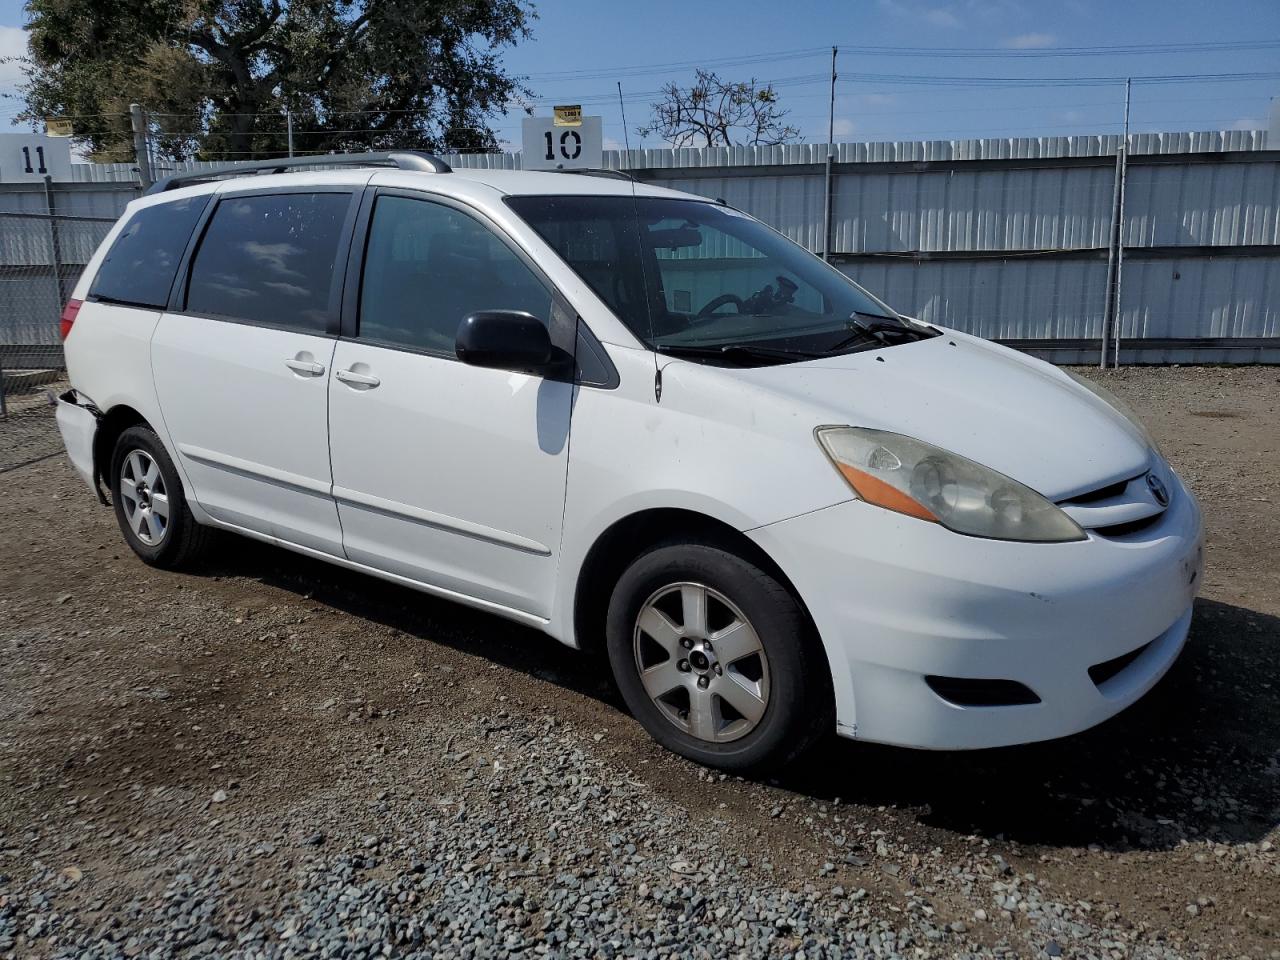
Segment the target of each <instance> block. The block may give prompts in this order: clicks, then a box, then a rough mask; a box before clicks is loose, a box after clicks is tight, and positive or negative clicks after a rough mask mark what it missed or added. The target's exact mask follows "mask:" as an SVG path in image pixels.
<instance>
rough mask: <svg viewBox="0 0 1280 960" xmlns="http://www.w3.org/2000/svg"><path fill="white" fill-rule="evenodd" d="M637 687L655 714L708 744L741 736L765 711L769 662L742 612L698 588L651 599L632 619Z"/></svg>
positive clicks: (666, 590)
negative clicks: (638, 677)
mask: <svg viewBox="0 0 1280 960" xmlns="http://www.w3.org/2000/svg"><path fill="white" fill-rule="evenodd" d="M633 649H634V652H635V661H636V669H637V670H638V671H639V675H640V682H641V684H642V685H643V687H644V690H645V692H646V693H647V694H648V695H649V699H650V700H652V701H653V703H654V705H655V706H657V707H658V709H659V710H660V711H661V713H662V715H663V716H665V717H666V718H667V719H668V720H669V721H670V722H671V723H672V724H674V725H675V726H676V727H677V728H679V729H680V730H682V731H684V732H685V733H687V734H689V735H691V736H694V737H697V738H698V739H699V740H705V741H708V742H711V743H727V742H729V741H732V740H737V739H740V738H741V737H745V736H746V735H747V734H748V733H750V732H751V731H752V730H754V729H755V728H756V727H757V726H758V725H759V723H760V721H761V720H762V719H763V718H764V714H765V710H766V708H767V707H768V705H769V660H768V657H767V656H766V655H765V650H764V645H763V644H762V643H761V642H760V637H759V635H758V634H757V633H756V631H755V628H753V627H752V625H751V623H750V621H748V620H747V618H746V616H745V615H744V614H743V613H742V611H741V610H740V609H739V608H738V607H737V606H736V605H735V604H734V603H733V602H732V601H731V600H730V599H729V598H728V597H726V596H725V595H724V594H722V593H720V592H719V591H718V590H715V589H713V588H712V587H709V586H707V585H706V584H701V583H690V582H685V583H673V584H670V585H668V586H665V587H663V588H661V589H660V590H658V591H656V592H655V593H653V594H652V595H651V596H650V597H649V599H648V600H646V601H645V602H644V604H643V605H642V606H641V607H640V612H639V614H638V615H637V617H636V623H635V632H634V642H633Z"/></svg>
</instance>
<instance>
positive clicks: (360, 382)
mask: <svg viewBox="0 0 1280 960" xmlns="http://www.w3.org/2000/svg"><path fill="white" fill-rule="evenodd" d="M334 376H335V377H337V378H338V379H339V380H341V381H342V382H343V383H349V384H351V385H352V386H356V387H367V388H368V389H370V390H372V389H373V388H374V387H376V386H377V385H378V384H380V383H381V382H382V381H381V380H379V379H378V378H377V377H371V376H369V374H367V373H357V372H356V371H355V370H339V371H338V372H337V373H335V374H334Z"/></svg>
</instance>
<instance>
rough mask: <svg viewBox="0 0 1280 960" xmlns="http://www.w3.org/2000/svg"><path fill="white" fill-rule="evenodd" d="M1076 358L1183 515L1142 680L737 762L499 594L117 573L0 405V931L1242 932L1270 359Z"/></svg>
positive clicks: (1041, 949)
mask: <svg viewBox="0 0 1280 960" xmlns="http://www.w3.org/2000/svg"><path fill="white" fill-rule="evenodd" d="M1086 372H1088V373H1090V374H1091V375H1097V372H1096V371H1086ZM1104 377H1105V379H1106V381H1107V382H1108V384H1109V385H1110V386H1111V387H1112V388H1113V389H1116V390H1117V391H1118V392H1120V393H1121V394H1122V395H1123V396H1125V397H1126V398H1127V399H1129V400H1130V401H1131V402H1132V403H1133V404H1134V405H1135V406H1136V407H1138V408H1139V409H1140V410H1142V411H1143V412H1144V413H1145V414H1146V415H1147V416H1148V418H1149V422H1150V424H1151V426H1152V427H1153V430H1154V432H1155V433H1156V434H1157V436H1158V437H1159V439H1160V440H1161V442H1162V444H1163V446H1164V448H1165V451H1166V453H1167V454H1168V455H1169V456H1170V457H1171V459H1172V460H1173V461H1174V463H1175V465H1176V466H1177V467H1178V468H1179V470H1180V471H1181V472H1182V474H1183V476H1184V477H1186V478H1187V479H1188V480H1189V482H1190V483H1191V485H1192V486H1193V487H1194V488H1195V489H1196V490H1197V492H1198V493H1199V495H1200V496H1201V498H1202V502H1203V504H1204V507H1205V511H1206V517H1207V523H1208V531H1209V552H1210V556H1209V568H1208V572H1207V575H1206V581H1205V588H1204V598H1203V599H1202V600H1201V601H1200V602H1199V604H1198V606H1197V611H1196V620H1195V623H1194V626H1193V630H1192V636H1191V640H1190V642H1189V645H1188V649H1187V651H1186V653H1185V655H1184V656H1183V657H1182V659H1181V660H1180V661H1179V662H1178V664H1177V665H1176V666H1175V667H1174V669H1173V670H1172V671H1171V673H1170V674H1169V676H1168V677H1167V678H1166V680H1165V681H1164V682H1162V683H1161V684H1160V686H1159V687H1158V688H1157V689H1156V690H1155V691H1154V692H1153V693H1152V694H1151V695H1150V696H1149V697H1148V698H1146V699H1145V700H1144V701H1142V702H1141V703H1139V704H1138V705H1137V706H1135V707H1134V708H1132V709H1130V710H1129V711H1127V712H1126V713H1124V714H1122V715H1121V716H1119V717H1117V718H1115V719H1114V720H1112V721H1110V722H1109V723H1107V724H1104V725H1103V726H1102V727H1100V728H1098V729H1096V730H1094V731H1091V732H1089V733H1087V734H1084V735H1082V736H1077V737H1073V738H1069V739H1067V740H1062V741H1058V742H1054V743H1049V744H1042V745H1037V746H1030V747H1021V748H1016V749H1008V750H998V751H987V752H983V753H968V754H926V753H916V752H911V751H903V750H893V749H889V748H883V747H875V746H871V745H866V744H857V743H849V742H846V741H841V740H836V739H835V738H832V740H831V741H830V742H829V743H826V744H824V745H822V746H821V747H820V749H819V750H818V751H816V753H815V754H814V756H813V757H811V758H810V759H809V760H808V761H807V762H806V763H805V764H804V765H802V766H800V767H798V768H796V769H794V770H791V771H789V772H788V773H787V774H786V776H785V777H784V778H783V779H782V780H780V781H775V782H768V783H762V782H751V781H744V780H741V779H738V778H733V777H725V776H723V775H721V774H719V773H714V772H709V771H706V770H703V769H701V768H699V767H696V766H694V765H692V764H690V763H687V762H685V761H683V760H680V759H678V758H676V757H673V756H671V755H668V754H666V753H664V752H663V751H661V750H660V749H659V748H658V747H656V746H655V745H654V744H652V743H651V742H650V741H649V740H648V738H647V737H646V736H645V734H644V733H643V731H642V730H641V729H640V728H639V727H638V725H637V724H636V723H635V722H634V721H632V720H631V719H630V718H629V717H628V716H627V715H626V714H625V713H624V712H623V711H622V710H621V709H620V706H619V701H618V698H617V696H616V694H615V693H614V692H613V691H612V690H611V688H610V687H609V685H608V683H607V682H606V680H605V673H604V670H603V669H602V667H601V665H600V664H598V663H596V662H594V661H592V660H590V659H588V658H585V657H580V656H578V655H576V654H574V653H573V652H572V651H569V650H567V649H564V648H562V647H560V646H558V645H557V644H555V643H554V642H553V641H550V640H548V639H547V638H544V637H542V636H541V635H539V634H537V633H534V632H532V631H529V630H525V629H523V628H521V627H518V626H514V625H512V624H509V623H507V622H505V621H501V620H497V619H494V618H492V617H488V616H486V615H483V614H480V613H476V612H473V611H469V610H466V609H464V608H460V607H457V606H454V605H450V604H447V603H444V602H442V601H436V600H433V599H431V598H427V597H424V596H422V595H419V594H416V593H413V592H410V591H407V590H403V589H400V588H397V587H393V586H390V585H387V584H384V583H382V582H380V581H375V580H372V579H368V578H364V577H360V576H357V575H353V574H348V573H345V572H343V571H339V570H336V569H334V568H329V567H326V566H324V565H322V564H319V563H315V562H312V561H309V560H306V559H304V558H300V557H297V556H294V555H292V554H288V553H286V552H283V551H280V550H276V549H273V548H269V547H265V546H261V545H259V544H257V543H254V542H250V541H246V540H239V539H234V538H228V539H227V540H226V541H225V542H224V543H223V544H222V546H221V548H220V550H219V552H218V554H217V555H216V556H215V557H214V558H213V560H212V561H211V562H210V564H209V565H208V566H207V568H205V569H204V570H202V571H200V572H198V573H196V574H185V575H179V574H169V573H163V572H159V571H155V570H151V569H149V568H147V567H144V566H143V565H142V564H141V563H139V562H138V561H137V560H136V559H135V558H134V557H133V555H132V554H131V553H130V552H129V551H128V549H127V548H126V547H125V546H124V544H123V542H122V541H121V539H120V536H119V533H118V531H117V529H116V527H115V522H114V518H113V516H112V514H111V513H110V511H109V510H107V509H104V508H102V507H100V506H98V505H97V503H96V501H95V500H94V499H93V497H92V496H91V495H90V494H89V493H88V491H87V490H86V489H85V488H84V486H83V484H82V483H81V482H80V481H79V480H78V479H77V478H76V477H75V476H74V475H73V473H72V471H71V469H70V467H69V465H68V464H67V462H66V459H65V457H64V456H61V455H60V453H59V451H60V449H61V447H60V444H59V442H58V441H57V438H56V431H55V428H54V423H53V420H52V417H51V416H50V413H49V411H48V409H47V408H46V407H41V406H39V404H38V403H37V402H36V401H35V400H31V401H28V402H25V403H19V404H16V409H15V413H14V415H13V416H12V417H11V418H10V420H8V421H5V422H0V496H3V502H4V504H5V506H4V510H3V513H0V583H3V584H4V586H3V588H2V589H0V650H2V651H3V657H2V658H0V956H5V957H8V956H14V957H17V956H22V957H27V956H40V957H44V956H55V957H157V958H159V957H198V956H209V957H222V956H226V957H232V956H236V957H240V956H243V957H304V956H328V957H339V956H341V957H375V956H377V957H380V956H405V955H416V956H423V957H430V956H437V957H464V958H472V957H474V958H481V957H504V956H511V957H528V956H555V957H559V956H595V957H611V956H644V957H665V956H694V957H736V956H742V957H760V956H766V955H767V956H778V957H784V956H785V957H794V958H800V957H804V958H816V957H834V956H859V957H861V956H868V957H951V956H959V957H992V956H1005V957H1014V956H1016V957H1042V956H1049V957H1056V956H1064V957H1116V958H1120V957H1125V958H1130V957H1132V958H1164V957H1205V958H1226V957H1251V958H1257V957H1262V958H1269V960H1276V958H1280V853H1278V852H1277V846H1278V845H1280V831H1278V829H1277V824H1278V823H1280V707H1278V705H1277V701H1278V699H1280V666H1278V663H1280V657H1278V656H1277V654H1280V546H1278V543H1280V511H1278V508H1277V502H1278V501H1280V489H1278V488H1280V482H1278V481H1277V478H1278V477H1280V427H1278V426H1277V424H1278V423H1280V372H1278V371H1276V370H1274V369H1266V368H1251V369H1228V368H1212V369H1195V368H1187V369H1177V368H1173V369H1133V370H1127V371H1122V372H1120V373H1117V374H1105V375H1104ZM51 453H52V454H55V455H54V456H51V457H48V456H47V455H48V454H51ZM39 457H46V459H36V458H39ZM28 461H34V462H28ZM22 464H25V465H22Z"/></svg>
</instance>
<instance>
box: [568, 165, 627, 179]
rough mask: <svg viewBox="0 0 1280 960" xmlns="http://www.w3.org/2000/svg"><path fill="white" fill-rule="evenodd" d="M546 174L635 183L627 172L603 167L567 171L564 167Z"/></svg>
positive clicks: (578, 168) (569, 169)
mask: <svg viewBox="0 0 1280 960" xmlns="http://www.w3.org/2000/svg"><path fill="white" fill-rule="evenodd" d="M548 172H549V173H577V174H580V175H581V176H584V177H605V178H607V179H609V180H631V181H635V179H636V178H635V177H633V176H632V175H631V174H629V173H627V171H625V170H609V169H606V168H605V167H577V168H568V169H566V168H564V167H556V168H555V169H553V170H550V171H548Z"/></svg>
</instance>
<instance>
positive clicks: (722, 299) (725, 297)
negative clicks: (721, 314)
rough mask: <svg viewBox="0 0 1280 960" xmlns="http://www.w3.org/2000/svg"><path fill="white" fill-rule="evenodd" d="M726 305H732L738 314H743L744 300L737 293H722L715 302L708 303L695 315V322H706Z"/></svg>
mask: <svg viewBox="0 0 1280 960" xmlns="http://www.w3.org/2000/svg"><path fill="white" fill-rule="evenodd" d="M726 303H732V304H733V305H734V307H735V308H736V309H737V311H738V313H741V312H742V306H743V302H742V298H741V297H740V296H738V295H737V294H736V293H722V294H720V296H718V297H716V298H715V299H714V300H712V301H710V302H708V303H707V305H706V306H704V307H703V308H702V309H701V310H699V311H698V312H697V313H696V314H694V317H693V318H694V319H695V320H705V319H706V318H707V317H708V316H709V315H711V314H712V313H714V312H715V311H717V310H719V309H720V308H721V307H723V306H724V305H725V304H726Z"/></svg>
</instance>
